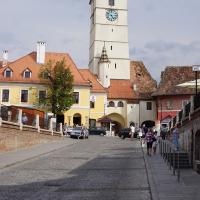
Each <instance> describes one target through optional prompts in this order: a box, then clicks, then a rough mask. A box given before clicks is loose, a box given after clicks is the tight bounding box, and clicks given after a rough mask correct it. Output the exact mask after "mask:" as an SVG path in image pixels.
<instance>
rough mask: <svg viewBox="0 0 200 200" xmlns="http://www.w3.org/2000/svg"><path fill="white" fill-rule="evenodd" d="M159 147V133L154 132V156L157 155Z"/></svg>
mask: <svg viewBox="0 0 200 200" xmlns="http://www.w3.org/2000/svg"><path fill="white" fill-rule="evenodd" d="M157 145H158V136H157V131H154V132H153V144H152V148H153V154H154V155H155V154H156V149H157Z"/></svg>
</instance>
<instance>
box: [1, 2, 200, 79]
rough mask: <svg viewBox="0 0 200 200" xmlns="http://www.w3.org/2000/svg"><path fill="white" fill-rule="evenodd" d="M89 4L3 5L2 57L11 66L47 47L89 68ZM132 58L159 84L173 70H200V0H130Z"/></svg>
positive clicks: (36, 3) (42, 3)
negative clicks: (172, 67) (41, 43)
mask: <svg viewBox="0 0 200 200" xmlns="http://www.w3.org/2000/svg"><path fill="white" fill-rule="evenodd" d="M88 2H89V0H6V1H5V0H0V8H1V12H0V18H1V27H0V51H2V50H5V49H6V50H9V58H10V59H11V60H13V59H16V58H18V57H20V56H23V55H25V54H28V53H29V52H31V51H35V50H36V42H37V41H39V40H43V41H46V42H47V51H51V52H67V53H69V54H70V55H71V56H72V58H73V59H74V61H75V63H76V64H77V66H78V67H80V68H82V67H84V68H86V67H87V65H88V52H89V50H88V49H89V4H88ZM128 5H129V7H128V9H129V44H130V45H129V47H130V58H131V59H132V60H141V61H143V62H144V64H145V65H146V67H147V69H148V70H149V71H150V73H151V74H152V76H153V78H154V79H156V80H159V78H160V72H161V71H162V70H163V69H164V68H165V67H166V66H168V65H178V66H181V65H193V64H200V26H199V24H200V12H199V8H200V1H199V0H128Z"/></svg>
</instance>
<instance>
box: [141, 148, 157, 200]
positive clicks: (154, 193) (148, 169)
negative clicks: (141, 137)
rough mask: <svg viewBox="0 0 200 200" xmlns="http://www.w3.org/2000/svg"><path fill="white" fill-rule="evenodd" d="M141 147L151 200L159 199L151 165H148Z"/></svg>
mask: <svg viewBox="0 0 200 200" xmlns="http://www.w3.org/2000/svg"><path fill="white" fill-rule="evenodd" d="M141 148H142V153H143V158H144V163H145V168H146V173H147V180H148V184H149V187H150V194H151V200H159V197H158V192H157V188H156V185H155V182H154V178H153V174H152V170H151V166H150V165H149V163H148V161H147V158H146V156H145V152H144V149H143V147H141Z"/></svg>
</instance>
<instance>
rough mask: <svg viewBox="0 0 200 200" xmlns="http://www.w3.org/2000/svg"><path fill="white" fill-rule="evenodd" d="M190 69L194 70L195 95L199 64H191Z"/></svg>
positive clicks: (199, 69) (196, 92)
mask: <svg viewBox="0 0 200 200" xmlns="http://www.w3.org/2000/svg"><path fill="white" fill-rule="evenodd" d="M192 71H193V72H195V81H196V83H195V85H196V86H195V95H197V94H198V85H197V80H198V71H200V65H193V66H192Z"/></svg>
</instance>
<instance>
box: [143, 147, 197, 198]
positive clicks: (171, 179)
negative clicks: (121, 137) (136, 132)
mask: <svg viewBox="0 0 200 200" xmlns="http://www.w3.org/2000/svg"><path fill="white" fill-rule="evenodd" d="M144 157H145V162H146V166H147V171H148V178H149V184H150V187H151V193H152V198H153V200H197V199H198V200H199V199H200V189H199V188H200V175H199V174H197V173H196V172H195V171H193V170H192V169H186V170H185V169H184V170H183V169H181V171H180V176H181V178H180V182H179V183H178V179H177V176H174V175H173V171H172V170H170V168H169V166H168V165H167V163H166V162H165V161H164V160H163V158H162V157H161V155H160V154H159V153H157V154H156V155H153V156H151V157H149V156H147V155H146V149H145V148H144Z"/></svg>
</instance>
